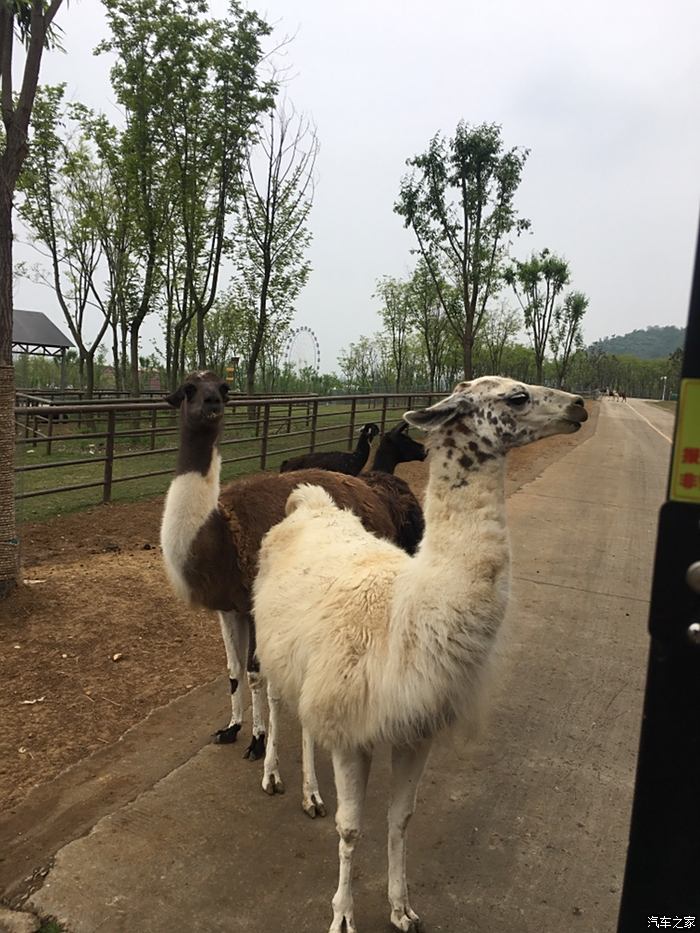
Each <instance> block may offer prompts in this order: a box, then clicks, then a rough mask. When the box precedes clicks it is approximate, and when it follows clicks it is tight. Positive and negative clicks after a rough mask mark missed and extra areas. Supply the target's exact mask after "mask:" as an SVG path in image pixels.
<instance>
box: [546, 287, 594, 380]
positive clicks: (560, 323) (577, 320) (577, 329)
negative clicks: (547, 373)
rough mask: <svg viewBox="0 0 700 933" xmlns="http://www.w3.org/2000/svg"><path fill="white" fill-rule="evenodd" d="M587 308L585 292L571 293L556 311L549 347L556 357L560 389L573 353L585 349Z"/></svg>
mask: <svg viewBox="0 0 700 933" xmlns="http://www.w3.org/2000/svg"><path fill="white" fill-rule="evenodd" d="M587 307H588V298H587V297H586V295H584V293H583V292H569V294H568V295H566V297H565V298H564V304H563V305H559V306H557V307H556V308H555V310H554V326H553V327H552V333H551V335H550V338H549V346H550V349H551V351H552V354H553V356H554V368H555V370H556V373H557V385H558V386H559V388H561V387H562V386H563V385H564V379H565V378H566V373H567V370H568V367H569V362H570V361H571V355H572V353H574V352H575V351H576V350H582V349H583V335H582V333H581V322H582V321H583V315H584V314H585V313H586V308H587Z"/></svg>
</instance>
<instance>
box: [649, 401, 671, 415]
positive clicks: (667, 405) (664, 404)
mask: <svg viewBox="0 0 700 933" xmlns="http://www.w3.org/2000/svg"><path fill="white" fill-rule="evenodd" d="M651 404H652V405H656V406H657V407H658V408H663V409H664V411H670V412H671V413H672V414H674V415H675V413H676V404H677V403H676V402H673V401H665V402H652V403H651Z"/></svg>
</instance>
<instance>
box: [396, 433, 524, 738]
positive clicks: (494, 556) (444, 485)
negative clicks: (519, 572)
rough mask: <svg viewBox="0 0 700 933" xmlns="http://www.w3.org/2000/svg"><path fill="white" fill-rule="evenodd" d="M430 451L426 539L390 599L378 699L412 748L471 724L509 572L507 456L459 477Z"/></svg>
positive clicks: (474, 724) (446, 461)
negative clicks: (459, 721) (460, 722)
mask: <svg viewBox="0 0 700 933" xmlns="http://www.w3.org/2000/svg"><path fill="white" fill-rule="evenodd" d="M443 453H444V451H437V450H435V451H432V452H431V454H430V459H429V466H430V478H429V482H428V489H427V491H426V499H425V506H424V509H425V525H426V530H425V535H424V537H423V540H422V542H421V544H420V547H419V550H418V554H417V555H416V556H415V557H414V558H413V559H412V560H410V561H408V562H407V563H406V565H405V570H404V571H403V572H402V574H401V575H400V577H399V578H398V579H397V581H396V585H395V588H394V593H393V599H392V622H391V634H390V639H389V645H388V651H387V655H386V658H387V667H388V672H387V674H386V683H387V687H386V690H385V692H384V699H385V702H386V703H387V710H388V713H387V717H388V718H390V719H392V726H391V729H392V730H393V731H392V734H395V735H397V736H399V738H401V737H402V738H403V740H405V741H413V740H414V739H415V738H416V737H417V736H425V735H430V734H433V733H434V732H436V731H438V730H439V729H441V728H442V727H443V726H445V725H448V724H449V723H451V722H454V720H455V719H456V718H459V717H462V716H465V715H466V716H467V719H468V720H469V721H470V723H471V726H470V728H471V727H474V728H478V724H479V719H480V713H479V702H478V698H479V696H480V685H481V684H482V683H483V679H484V677H485V676H486V673H487V671H488V669H489V665H490V658H491V656H492V654H493V650H494V646H495V643H496V639H497V635H498V630H499V627H500V625H501V623H502V621H503V618H504V615H505V610H506V605H507V597H508V580H509V571H510V551H509V546H508V536H507V531H506V518H505V495H504V474H505V468H504V467H505V464H504V459H503V457H498V458H495V457H494V458H490V459H489V460H488V461H487V462H483V463H476V464H475V465H474V466H472V467H470V468H469V469H466V470H465V469H464V468H462V469H460V470H459V472H457V470H456V469H455V468H454V467H453V466H452V463H453V460H454V458H455V457H459V454H458V453H457V452H456V451H455V452H454V453H453V459H452V460H450V459H447V458H445V459H444V460H443V459H442V454H443Z"/></svg>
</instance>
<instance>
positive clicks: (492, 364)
mask: <svg viewBox="0 0 700 933" xmlns="http://www.w3.org/2000/svg"><path fill="white" fill-rule="evenodd" d="M521 326H522V319H521V317H520V315H519V314H518V312H517V311H514V310H513V309H512V308H508V307H507V306H506V304H505V302H502V303H501V307H500V308H499V309H498V311H489V312H487V314H486V318H485V320H484V324H483V327H482V329H481V338H482V342H483V345H484V348H485V350H486V354H487V356H488V361H489V372H490V373H492V374H494V375H499V374H500V373H501V370H502V362H503V352H504V350H505V348H506V346H507V345H508V343H509V342H510V340H511V338H513V337H515V335H516V334H517V333H518V331H519V330H520V328H521Z"/></svg>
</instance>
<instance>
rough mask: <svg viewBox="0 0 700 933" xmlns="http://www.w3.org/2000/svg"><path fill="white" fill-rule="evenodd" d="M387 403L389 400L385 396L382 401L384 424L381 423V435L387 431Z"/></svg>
mask: <svg viewBox="0 0 700 933" xmlns="http://www.w3.org/2000/svg"><path fill="white" fill-rule="evenodd" d="M387 401H388V399H387V396H386V395H385V396H384V398H383V400H382V423H381V433H382V434H383V433H384V431H385V429H386V404H387Z"/></svg>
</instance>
